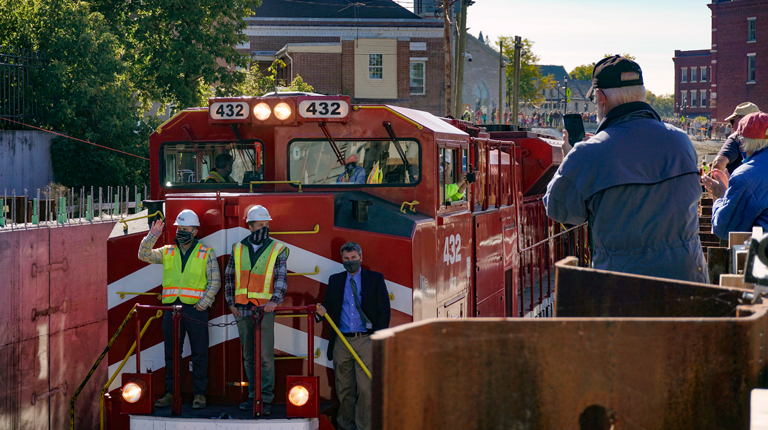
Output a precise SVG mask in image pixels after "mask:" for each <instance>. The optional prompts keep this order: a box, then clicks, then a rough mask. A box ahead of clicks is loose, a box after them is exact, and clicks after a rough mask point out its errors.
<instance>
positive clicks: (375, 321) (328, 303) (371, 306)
mask: <svg viewBox="0 0 768 430" xmlns="http://www.w3.org/2000/svg"><path fill="white" fill-rule="evenodd" d="M360 270H361V273H360V283H361V284H362V285H360V297H361V298H362V301H361V302H360V307H361V308H363V312H365V316H367V317H368V319H369V320H371V324H372V325H373V329H371V330H368V333H373V332H375V331H376V330H381V329H385V328H388V327H389V317H390V309H389V292H388V291H387V285H386V283H385V282H384V275H382V274H381V273H379V272H372V271H370V270H363V269H360ZM346 282H347V272H341V273H336V274H334V275H331V278H330V279H329V280H328V288H326V290H325V299H324V300H323V307H324V308H325V310H326V311H327V312H328V315H330V317H331V319H333V322H334V323H335V324H336V325H337V326H338V325H339V322H340V321H341V306H342V304H343V303H344V285H345V284H346ZM336 337H337V335H336V332H335V331H333V330H331V337H330V339H329V340H328V359H329V360H333V345H334V344H335V343H336Z"/></svg>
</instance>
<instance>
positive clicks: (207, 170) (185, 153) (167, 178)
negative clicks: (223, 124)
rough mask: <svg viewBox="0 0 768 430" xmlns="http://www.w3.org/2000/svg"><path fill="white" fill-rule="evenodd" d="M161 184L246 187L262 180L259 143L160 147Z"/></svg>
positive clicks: (189, 144)
mask: <svg viewBox="0 0 768 430" xmlns="http://www.w3.org/2000/svg"><path fill="white" fill-rule="evenodd" d="M162 152H163V158H162V160H163V162H162V163H161V166H160V168H161V169H162V171H161V172H160V176H161V177H162V178H163V181H162V183H163V186H165V187H173V186H184V187H185V188H186V187H199V188H222V187H226V188H231V187H238V186H242V187H248V186H249V182H250V181H261V180H263V179H264V167H263V166H264V156H263V152H264V151H263V150H262V143H261V142H258V141H244V142H243V143H234V142H195V143H190V142H176V143H173V142H172V143H166V144H164V145H163V147H162Z"/></svg>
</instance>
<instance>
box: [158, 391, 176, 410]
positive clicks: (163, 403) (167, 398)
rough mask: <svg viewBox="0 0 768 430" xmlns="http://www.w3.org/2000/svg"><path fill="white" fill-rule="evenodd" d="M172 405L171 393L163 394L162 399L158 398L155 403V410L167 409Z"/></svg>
mask: <svg viewBox="0 0 768 430" xmlns="http://www.w3.org/2000/svg"><path fill="white" fill-rule="evenodd" d="M172 404H173V394H171V393H165V395H164V396H163V397H160V398H159V399H157V401H156V402H155V407H156V408H167V407H168V406H171V405H172Z"/></svg>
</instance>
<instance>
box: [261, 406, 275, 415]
mask: <svg viewBox="0 0 768 430" xmlns="http://www.w3.org/2000/svg"><path fill="white" fill-rule="evenodd" d="M271 413H272V403H264V405H263V406H262V407H261V414H262V415H264V416H265V417H266V416H267V415H269V414H271Z"/></svg>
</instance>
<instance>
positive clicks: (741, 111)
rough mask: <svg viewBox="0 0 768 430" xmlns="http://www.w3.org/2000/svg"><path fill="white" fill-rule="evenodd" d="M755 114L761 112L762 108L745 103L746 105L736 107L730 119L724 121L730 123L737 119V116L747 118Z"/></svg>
mask: <svg viewBox="0 0 768 430" xmlns="http://www.w3.org/2000/svg"><path fill="white" fill-rule="evenodd" d="M755 112H760V108H759V107H757V105H756V104H754V103H752V102H744V103H742V104H740V105H738V106H736V109H734V111H733V113H732V114H731V116H729V117H728V118H726V119H724V121H730V120H732V119H734V118H736V117H737V116H747V115H749V114H751V113H755Z"/></svg>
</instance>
